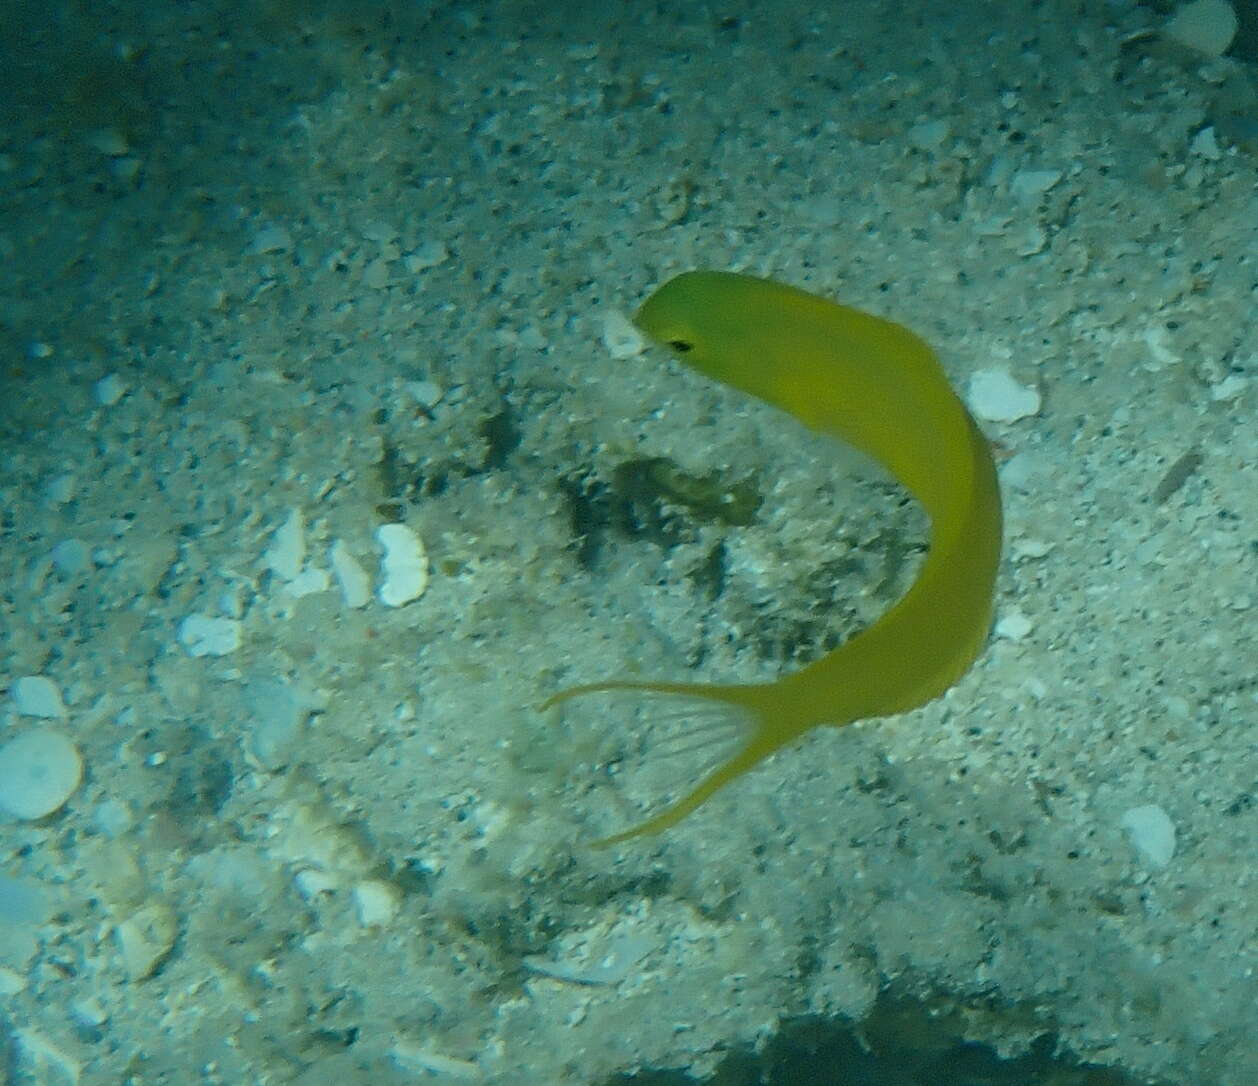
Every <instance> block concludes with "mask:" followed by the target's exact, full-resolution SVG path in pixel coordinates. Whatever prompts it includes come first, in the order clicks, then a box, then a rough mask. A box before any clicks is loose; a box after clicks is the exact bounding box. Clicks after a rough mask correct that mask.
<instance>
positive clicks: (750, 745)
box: [541, 681, 807, 848]
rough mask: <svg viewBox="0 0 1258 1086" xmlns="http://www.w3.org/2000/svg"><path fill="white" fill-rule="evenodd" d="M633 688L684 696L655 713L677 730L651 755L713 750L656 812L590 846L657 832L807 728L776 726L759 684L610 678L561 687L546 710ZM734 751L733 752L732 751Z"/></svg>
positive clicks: (662, 694) (609, 843) (767, 700)
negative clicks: (687, 784) (685, 786)
mask: <svg viewBox="0 0 1258 1086" xmlns="http://www.w3.org/2000/svg"><path fill="white" fill-rule="evenodd" d="M616 691H628V692H637V693H641V694H645V695H648V696H650V695H660V696H663V697H670V696H671V697H677V698H681V699H684V701H685V703H686V704H685V705H684V706H679V707H678V708H676V709H670V710H667V711H666V712H663V713H660V714H659V715H658V718H659V719H664V718H671V719H674V720H676V721H677V722H678V724H679V727H678V729H677V731H676V733H675V734H674V735H673V736H672V737H671V738H669V739H668V740H666V741H664V742H661V743H658V744H655V745H653V746H652V748H651V751H650V753H651V755H652V756H653V757H663V758H668V757H674V756H678V755H683V754H689V753H693V752H695V751H701V750H712V751H715V752H716V755H715V758H714V759H713V760H712V761H710V762H709V763H707V764H706V765H705V766H704V767H703V769H702V770H701V771H700V774H699V776H700V780H699V783H698V784H696V785H694V786H693V787H691V788H690V790H689V791H687V792H686V793H685V794H683V795H682V796H681V797H680V798H679V799H676V800H673V801H672V802H671V803H668V804H667V805H666V806H665V807H664V808H663V809H662V810H660V811H658V812H657V813H656V814H654V815H652V816H651V817H649V818H647V819H645V820H644V821H642V822H639V823H638V824H637V825H635V826H632V827H631V828H629V829H627V830H623V831H621V832H620V833H614V834H611V835H610V836H608V837H603V838H600V839H598V840H596V841H593V842H591V846H592V847H594V848H606V847H607V846H608V845H614V844H618V843H619V842H621V841H628V840H630V839H631V838H634V837H643V836H647V835H649V834H655V833H659V832H660V831H661V830H665V829H668V828H669V827H670V826H673V825H676V824H677V823H678V822H680V821H681V820H682V819H683V818H685V817H686V815H688V814H690V813H691V812H692V811H694V810H695V808H697V807H698V806H699V805H700V804H702V803H704V802H705V801H706V800H708V799H710V798H711V797H712V796H713V795H714V794H715V793H716V792H717V791H719V790H720V789H721V788H723V787H724V786H725V785H727V784H729V782H730V781H732V780H734V779H735V778H736V777H739V776H741V775H742V774H743V773H746V772H747V771H748V770H749V769H751V768H753V767H754V766H755V765H757V764H758V763H759V762H761V761H763V760H764V759H765V758H767V757H769V755H771V754H772V753H773V752H774V751H776V750H778V749H779V748H780V747H782V746H784V745H785V744H787V743H789V742H790V741H791V740H792V739H793V738H795V737H796V736H797V735H799V734H802V733H803V731H805V730H807V729H806V728H800V729H784V728H782V727H780V726H778V727H775V726H774V724H773V722H771V721H770V720H769V719H768V718H767V716H766V709H767V708H768V704H767V703H768V702H769V701H770V700H771V696H766V695H767V694H768V691H769V687H767V686H763V685H746V686H721V685H706V684H703V683H664V682H661V683H652V682H628V681H611V682H600V683H590V684H588V685H584V686H574V687H570V688H569V689H567V690H562V691H560V692H559V693H558V694H555V695H553V696H551V697H550V698H547V699H546V701H545V702H543V703H542V705H541V709H542V711H545V710H547V709H550V708H552V707H554V706H556V705H559V704H562V703H563V702H566V701H569V700H571V699H573V698H578V697H582V696H584V695H587V694H600V693H612V692H616ZM731 751H732V753H730V752H731Z"/></svg>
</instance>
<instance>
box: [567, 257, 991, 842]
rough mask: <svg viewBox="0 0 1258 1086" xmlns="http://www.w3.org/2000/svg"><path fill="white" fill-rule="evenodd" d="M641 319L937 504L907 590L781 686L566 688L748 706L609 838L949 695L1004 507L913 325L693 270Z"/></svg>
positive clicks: (980, 620) (974, 624)
mask: <svg viewBox="0 0 1258 1086" xmlns="http://www.w3.org/2000/svg"><path fill="white" fill-rule="evenodd" d="M636 320H637V324H638V326H639V327H640V328H641V329H642V330H643V331H644V332H646V333H647V334H648V335H649V336H650V337H651V338H652V339H654V340H656V341H657V342H659V343H661V344H663V345H664V346H666V347H668V348H669V349H670V350H671V351H672V352H673V353H674V354H675V355H676V356H677V357H678V358H679V359H681V360H682V361H683V362H685V363H686V364H687V365H688V366H692V367H693V368H694V369H696V370H698V371H699V372H701V373H704V374H707V375H708V376H710V377H713V378H715V379H716V380H718V381H723V382H724V383H725V384H727V385H732V386H733V387H734V388H738V389H741V390H742V391H744V392H747V393H749V394H750V395H752V396H755V397H757V398H759V399H761V400H764V401H765V402H766V403H770V404H773V405H774V406H775V407H780V408H781V409H782V410H784V411H788V412H790V413H791V414H792V415H794V416H795V417H796V418H798V419H799V420H800V421H802V422H803V423H805V424H806V425H807V426H809V427H810V428H812V429H814V430H818V431H820V432H822V433H825V434H830V435H831V436H833V437H835V438H839V439H841V440H843V441H846V442H848V443H849V444H851V445H854V446H856V447H857V448H859V449H861V450H863V451H864V452H865V453H867V454H868V455H870V456H872V457H873V458H874V459H876V460H878V461H879V462H881V463H882V464H884V465H885V466H886V467H887V468H888V469H889V470H890V471H891V472H892V473H893V474H894V475H895V476H896V478H897V479H899V480H900V482H901V483H902V484H903V485H904V486H905V488H906V489H907V490H908V491H909V492H910V493H912V494H913V495H914V496H915V497H916V498H917V499H918V500H919V501H920V502H921V503H922V505H923V506H924V508H925V509H926V512H927V514H928V515H929V516H930V534H931V541H930V552H929V554H928V555H927V557H926V560H925V562H924V563H923V565H922V568H921V572H920V573H919V574H918V577H917V580H916V581H915V582H914V584H913V586H912V588H910V589H909V591H908V592H907V593H906V594H905V595H904V597H903V598H902V599H901V600H900V601H899V602H898V603H896V604H895V605H894V606H893V607H891V608H890V610H888V611H887V612H886V613H885V614H884V615H883V616H882V617H881V618H879V619H878V620H877V621H876V622H874V623H873V624H872V625H871V626H869V627H867V628H866V629H864V630H862V631H861V632H860V633H858V634H856V635H855V636H854V637H852V638H851V639H849V640H848V641H847V642H845V643H844V644H842V645H840V646H839V647H838V648H837V649H835V650H834V651H833V652H831V653H829V654H828V655H826V656H823V657H822V658H821V659H820V660H817V661H815V662H814V663H812V664H809V665H808V666H807V667H805V668H803V669H802V670H800V671H797V672H795V673H794V674H792V675H788V676H786V677H785V678H782V679H779V680H778V681H776V682H772V683H756V684H747V685H715V684H713V685H705V684H700V683H653V682H620V681H611V682H603V683H595V684H590V685H586V686H577V687H573V688H571V689H568V690H564V691H561V692H560V693H558V694H556V695H555V696H553V697H552V698H550V699H549V700H548V701H547V702H546V705H547V706H550V705H554V704H557V703H559V702H562V701H566V700H567V699H569V698H572V697H576V696H578V695H580V694H585V693H591V692H594V691H600V690H626V689H627V690H642V691H649V692H653V693H662V694H681V695H687V696H690V697H697V698H704V699H710V700H712V701H717V702H724V703H727V704H729V705H732V706H737V707H739V708H740V709H741V710H742V711H743V712H745V713H746V714H747V716H748V719H749V720H750V731H749V738H748V739H747V740H746V741H745V742H744V743H743V745H742V746H741V747H740V749H739V750H738V751H737V753H735V754H734V756H733V757H731V758H730V759H729V760H728V761H726V762H725V763H724V764H722V765H721V766H719V767H718V768H717V769H716V770H714V771H713V772H712V773H711V774H709V775H708V776H707V777H706V778H705V779H703V780H702V781H701V782H700V783H699V784H698V785H697V786H696V787H695V788H694V789H693V791H691V792H690V793H689V794H688V795H686V796H685V797H683V798H682V799H680V800H679V801H677V802H676V803H674V804H672V805H671V806H669V807H667V808H665V809H664V810H663V811H661V812H660V813H659V814H657V815H655V816H654V817H653V818H650V819H648V820H647V821H645V822H643V823H641V824H640V825H638V826H635V827H634V828H633V829H630V830H627V831H625V832H624V833H619V834H616V835H615V836H614V837H609V838H607V839H606V840H604V841H602V842H599V843H600V844H610V843H612V842H615V841H621V840H624V839H626V838H629V837H635V836H638V835H639V834H645V833H654V832H657V831H659V830H662V829H664V828H666V827H668V826H671V825H673V824H674V823H676V822H677V821H679V820H680V819H681V818H682V817H684V816H685V815H686V814H688V813H690V812H691V811H693V810H694V809H695V808H696V807H698V806H699V804H701V803H702V802H703V801H704V800H706V799H707V798H708V797H709V796H711V795H712V794H713V793H714V792H715V791H716V790H717V789H718V788H721V787H722V786H723V785H725V784H727V783H728V782H729V781H731V780H733V779H734V778H735V777H737V776H739V775H740V774H742V773H745V772H746V771H747V770H748V769H751V768H752V767H753V766H754V765H756V764H757V763H758V762H759V761H761V760H762V759H764V758H765V757H767V756H768V755H770V754H772V753H773V752H774V751H775V750H777V749H778V748H780V747H782V746H783V745H784V744H786V743H789V742H790V741H791V740H793V739H795V738H797V737H798V736H800V735H802V734H804V733H805V732H807V731H809V730H810V729H812V728H815V727H817V726H818V725H820V724H830V725H834V726H841V725H843V724H849V723H851V722H852V721H854V720H861V719H864V718H867V717H878V716H888V715H891V714H893V713H902V712H905V711H906V710H908V709H913V708H916V707H917V706H919V705H922V704H924V703H926V702H928V701H930V700H931V699H933V698H935V697H938V696H939V695H940V694H942V693H943V692H944V691H945V690H947V689H948V687H950V686H951V685H952V684H953V683H955V682H956V681H957V680H958V679H959V678H960V677H961V676H962V675H963V674H965V672H966V671H967V670H968V669H969V667H970V665H971V664H972V663H973V662H974V659H975V657H976V656H978V654H979V652H980V651H981V649H982V647H983V642H984V641H985V639H986V637H987V631H988V628H989V626H990V624H991V616H992V599H993V594H994V591H995V580H996V567H997V565H998V563H999V560H1000V548H1001V510H1000V490H999V486H998V484H997V479H996V469H995V465H994V464H993V462H992V455H991V450H990V448H989V446H988V443H987V440H986V439H985V438H984V437H983V435H982V434H981V433H980V432H979V430H978V427H977V426H976V425H975V423H974V420H973V419H972V418H971V417H970V414H969V412H968V411H966V409H965V406H964V405H963V404H962V402H961V400H960V399H959V398H958V397H957V395H956V393H955V392H953V390H952V388H951V386H950V385H949V384H948V380H947V378H946V377H945V375H944V372H943V370H942V368H941V367H940V365H939V361H938V359H936V357H935V354H934V352H933V351H932V350H931V349H930V348H929V347H928V346H927V345H926V344H925V343H924V342H923V341H922V340H921V339H919V338H918V337H917V336H916V335H914V334H913V333H912V332H910V331H909V330H908V329H907V328H904V327H902V326H901V325H898V324H895V323H894V322H892V321H887V320H883V319H881V318H879V317H875V316H872V315H871V314H868V313H863V312H861V311H860V310H858V309H851V308H849V307H847V306H842V305H837V304H835V303H834V302H830V301H827V300H825V299H824V298H819V297H816V296H815V295H812V294H808V293H805V292H804V291H801V290H796V289H795V288H793V287H788V286H784V285H782V284H780V283H774V282H772V281H770V280H766V279H756V278H753V277H751V276H746V275H735V274H732V273H728V272H704V271H700V272H687V273H686V274H684V275H680V276H678V277H677V278H676V279H673V280H671V281H670V282H668V283H666V284H665V285H664V286H663V287H661V288H660V289H659V290H658V291H656V292H655V294H653V295H652V296H651V297H650V298H648V299H647V301H646V302H645V304H644V305H643V306H642V308H641V310H639V312H638V314H637V318H636Z"/></svg>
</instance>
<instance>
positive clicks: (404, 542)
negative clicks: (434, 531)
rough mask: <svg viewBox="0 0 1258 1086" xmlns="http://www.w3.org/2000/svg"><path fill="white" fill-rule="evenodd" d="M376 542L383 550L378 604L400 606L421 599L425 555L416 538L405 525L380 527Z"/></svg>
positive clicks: (423, 584)
mask: <svg viewBox="0 0 1258 1086" xmlns="http://www.w3.org/2000/svg"><path fill="white" fill-rule="evenodd" d="M376 539H377V540H378V541H379V542H380V545H381V546H382V547H383V548H384V557H383V558H382V559H381V562H380V571H381V574H382V577H383V583H382V584H381V585H380V602H381V603H383V604H385V606H387V607H401V606H402V605H403V604H404V603H410V602H411V600H415V599H418V598H419V597H420V596H422V595H423V594H424V590H425V589H426V588H427V587H428V555H427V553H426V552H425V550H424V544H423V541H422V540H421V539H420V538H419V536H417V535H416V534H415V533H414V532H412V531H411V530H410V529H409V528H408V527H406V525H405V524H382V525H380V527H379V528H377V529H376Z"/></svg>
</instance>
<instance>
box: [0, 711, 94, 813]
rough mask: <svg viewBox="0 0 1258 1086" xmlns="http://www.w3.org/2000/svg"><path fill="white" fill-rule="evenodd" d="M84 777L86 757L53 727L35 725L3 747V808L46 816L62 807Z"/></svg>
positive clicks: (0, 765) (0, 775)
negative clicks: (84, 759) (84, 758)
mask: <svg viewBox="0 0 1258 1086" xmlns="http://www.w3.org/2000/svg"><path fill="white" fill-rule="evenodd" d="M82 779H83V757H82V755H80V754H79V749H78V747H76V746H75V745H74V743H73V742H71V740H70V739H69V738H68V737H67V736H65V735H64V734H62V733H61V732H59V731H55V730H53V729H52V728H32V729H31V730H30V731H26V732H23V733H22V734H21V735H19V736H17V737H16V738H14V739H10V740H9V741H8V742H7V743H5V744H4V746H3V747H0V810H3V811H6V812H7V813H8V814H11V815H12V816H13V817H14V818H23V819H34V818H43V817H44V816H45V815H50V814H52V813H53V811H55V810H57V809H58V808H60V807H61V806H62V805H63V804H64V803H65V801H66V800H68V799H69V798H70V797H71V796H72V795H73V794H74V790H75V789H76V788H78V786H79V782H80V781H82Z"/></svg>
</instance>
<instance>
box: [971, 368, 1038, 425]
mask: <svg viewBox="0 0 1258 1086" xmlns="http://www.w3.org/2000/svg"><path fill="white" fill-rule="evenodd" d="M969 401H970V407H971V408H973V410H974V413H975V414H976V415H977V416H978V417H979V418H980V419H983V420H985V421H987V422H1016V421H1017V420H1018V419H1022V418H1026V417H1027V416H1028V415H1034V414H1037V413H1038V412H1039V409H1040V394H1039V393H1038V392H1037V391H1036V390H1035V389H1033V388H1029V387H1027V386H1026V385H1020V384H1018V382H1017V381H1015V380H1014V379H1013V377H1012V376H1011V375H1010V373H1009V371H1008V370H1004V369H990V370H979V371H978V372H976V373H974V374H973V375H971V377H970V394H969Z"/></svg>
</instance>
